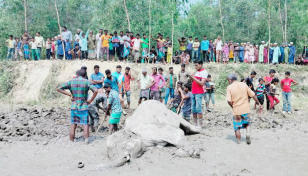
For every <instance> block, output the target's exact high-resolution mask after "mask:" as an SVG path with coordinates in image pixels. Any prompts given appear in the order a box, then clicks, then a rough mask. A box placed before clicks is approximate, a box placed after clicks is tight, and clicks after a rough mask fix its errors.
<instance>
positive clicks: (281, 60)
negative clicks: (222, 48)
mask: <svg viewBox="0 0 308 176" xmlns="http://www.w3.org/2000/svg"><path fill="white" fill-rule="evenodd" d="M284 48H285V46H284V43H282V44H281V46H280V47H279V49H280V53H281V55H279V59H278V63H279V64H281V63H283V62H284V60H283V58H284Z"/></svg>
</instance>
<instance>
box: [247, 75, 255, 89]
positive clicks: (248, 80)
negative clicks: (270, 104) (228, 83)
mask: <svg viewBox="0 0 308 176" xmlns="http://www.w3.org/2000/svg"><path fill="white" fill-rule="evenodd" d="M245 82H246V84H247V86H248V87H251V90H254V87H253V78H251V77H247V78H246V79H245Z"/></svg>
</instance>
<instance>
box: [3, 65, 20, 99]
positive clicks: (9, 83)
mask: <svg viewBox="0 0 308 176" xmlns="http://www.w3.org/2000/svg"><path fill="white" fill-rule="evenodd" d="M14 63H15V62H9V61H4V62H1V63H0V64H1V65H0V98H3V97H5V96H6V95H7V94H8V93H9V92H10V91H11V90H12V89H13V87H14V85H15V82H14V81H15V79H16V78H17V77H18V74H19V73H18V72H17V71H15V70H14V65H15V64H14Z"/></svg>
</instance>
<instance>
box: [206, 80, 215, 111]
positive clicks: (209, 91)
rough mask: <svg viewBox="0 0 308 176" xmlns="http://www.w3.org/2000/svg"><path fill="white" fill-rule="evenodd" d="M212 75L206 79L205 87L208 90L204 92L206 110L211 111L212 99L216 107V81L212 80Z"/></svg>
mask: <svg viewBox="0 0 308 176" xmlns="http://www.w3.org/2000/svg"><path fill="white" fill-rule="evenodd" d="M211 79H212V76H211V75H208V76H207V80H206V81H205V89H206V92H205V93H204V99H205V103H206V110H207V111H210V110H209V109H210V99H211V100H212V104H213V107H214V109H215V97H214V89H215V87H214V83H213V82H211Z"/></svg>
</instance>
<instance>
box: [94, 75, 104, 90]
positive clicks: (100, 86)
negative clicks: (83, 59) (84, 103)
mask: <svg viewBox="0 0 308 176" xmlns="http://www.w3.org/2000/svg"><path fill="white" fill-rule="evenodd" d="M102 78H105V76H104V74H103V73H101V72H98V73H97V74H95V73H93V74H92V75H91V79H92V80H94V81H100V80H102ZM94 86H95V87H96V88H98V89H100V88H102V87H103V83H101V84H94Z"/></svg>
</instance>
